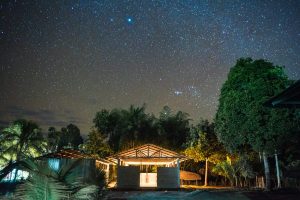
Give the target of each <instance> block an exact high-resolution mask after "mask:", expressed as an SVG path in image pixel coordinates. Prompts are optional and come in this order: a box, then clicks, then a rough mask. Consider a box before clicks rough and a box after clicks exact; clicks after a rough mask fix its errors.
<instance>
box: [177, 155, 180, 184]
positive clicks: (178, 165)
mask: <svg viewBox="0 0 300 200" xmlns="http://www.w3.org/2000/svg"><path fill="white" fill-rule="evenodd" d="M176 162H177V170H178V186H179V187H180V162H179V159H178V158H177V159H176Z"/></svg>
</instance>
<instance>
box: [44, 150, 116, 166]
mask: <svg viewBox="0 0 300 200" xmlns="http://www.w3.org/2000/svg"><path fill="white" fill-rule="evenodd" d="M42 157H43V158H70V159H95V160H96V161H98V162H100V163H103V164H112V163H111V162H110V161H108V160H106V159H99V158H93V157H92V156H91V155H89V154H85V153H82V152H81V151H78V150H74V149H62V150H59V151H57V152H53V153H49V154H46V155H44V156H42Z"/></svg>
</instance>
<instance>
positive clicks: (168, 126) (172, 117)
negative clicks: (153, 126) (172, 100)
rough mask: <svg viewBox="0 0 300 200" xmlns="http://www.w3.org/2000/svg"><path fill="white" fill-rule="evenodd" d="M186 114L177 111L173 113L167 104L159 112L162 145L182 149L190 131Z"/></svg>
mask: <svg viewBox="0 0 300 200" xmlns="http://www.w3.org/2000/svg"><path fill="white" fill-rule="evenodd" d="M188 116H189V115H188V114H187V113H184V112H182V111H178V112H177V113H176V114H173V113H172V111H171V109H170V108H169V107H167V106H165V107H164V108H163V110H162V111H161V112H160V116H159V119H158V126H159V127H158V128H159V134H160V137H161V138H162V140H161V142H162V145H164V146H166V147H167V148H170V149H173V150H182V149H183V147H184V144H185V143H186V138H187V136H188V135H189V132H190V124H189V121H190V119H189V118H188Z"/></svg>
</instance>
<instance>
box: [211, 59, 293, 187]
mask: <svg viewBox="0 0 300 200" xmlns="http://www.w3.org/2000/svg"><path fill="white" fill-rule="evenodd" d="M289 83H290V82H289V81H288V77H287V76H286V75H285V73H284V71H283V68H282V67H280V66H274V65H273V64H272V63H270V62H267V61H265V60H255V61H253V60H252V59H251V58H246V59H244V58H241V59H239V60H238V61H237V63H236V65H235V66H234V67H233V68H232V69H231V70H230V72H229V74H228V79H227V80H226V82H225V83H224V84H223V86H222V89H221V95H220V99H219V107H218V110H217V114H216V117H215V123H216V132H217V135H218V138H219V139H220V140H221V142H222V143H223V144H224V145H225V147H226V148H227V149H228V150H229V151H232V152H241V151H243V150H245V149H247V148H248V146H251V147H252V148H253V149H254V150H255V151H256V152H262V155H263V160H264V167H265V176H266V189H267V190H268V189H270V170H269V163H268V155H271V154H273V153H274V151H275V150H276V149H279V148H280V144H281V142H282V141H284V139H285V138H286V136H287V134H289V130H290V128H292V127H293V126H294V124H295V122H294V120H293V118H294V117H293V115H294V114H293V111H292V110H286V109H279V110H278V109H270V108H267V107H264V106H263V103H264V102H265V101H266V100H268V99H269V98H271V97H272V96H274V95H276V94H277V93H279V92H280V91H282V90H283V89H285V88H286V87H287V86H288V85H289ZM287 119H289V120H287ZM283 133H285V134H283Z"/></svg>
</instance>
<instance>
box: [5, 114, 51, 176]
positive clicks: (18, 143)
mask: <svg viewBox="0 0 300 200" xmlns="http://www.w3.org/2000/svg"><path fill="white" fill-rule="evenodd" d="M0 146H1V155H0V156H1V157H2V158H3V159H4V160H5V161H6V165H7V164H8V163H9V164H8V165H11V164H12V163H14V162H19V161H21V160H22V159H24V158H28V157H29V158H33V157H37V156H40V155H41V153H42V152H44V151H45V150H46V143H45V141H44V139H43V135H42V133H41V129H40V128H39V126H38V125H37V124H36V123H34V122H32V121H27V120H23V119H21V120H17V121H15V122H13V123H12V124H11V125H9V127H7V128H4V129H3V130H2V132H1V137H0ZM11 166H12V165H11ZM17 173H18V169H16V170H15V176H14V179H16V176H17Z"/></svg>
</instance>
